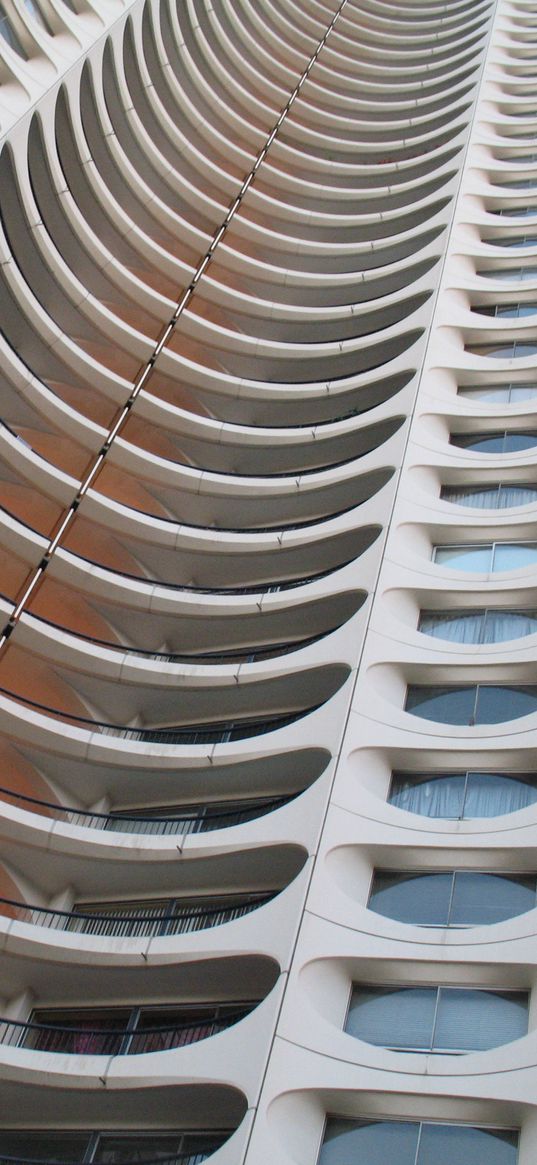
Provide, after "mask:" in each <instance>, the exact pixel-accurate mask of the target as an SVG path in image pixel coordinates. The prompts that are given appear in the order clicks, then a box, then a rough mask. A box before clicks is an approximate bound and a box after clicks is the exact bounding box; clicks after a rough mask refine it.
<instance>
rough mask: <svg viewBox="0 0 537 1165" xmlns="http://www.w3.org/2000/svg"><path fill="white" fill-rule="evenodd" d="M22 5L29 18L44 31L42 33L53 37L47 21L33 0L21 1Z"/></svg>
mask: <svg viewBox="0 0 537 1165" xmlns="http://www.w3.org/2000/svg"><path fill="white" fill-rule="evenodd" d="M23 4H24V7H25V9H26V11H27V12H28V13H29V14H30V16H32V17H33V19H34V20H35V21H36V23H37V24H39V25H40V27H41V28H42V29H43V30H44V32H47V33H48V35H49V36H54V33H53V31H52V28H51V27H50V24H49V22H48V20H46V19H45V17H44V15H43V13H42V11H41V9H40V8H39V6H38V5H37V4H36V2H35V0H23Z"/></svg>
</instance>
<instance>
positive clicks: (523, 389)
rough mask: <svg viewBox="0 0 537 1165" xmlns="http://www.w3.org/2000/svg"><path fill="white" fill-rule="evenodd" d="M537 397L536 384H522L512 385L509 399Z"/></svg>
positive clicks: (536, 274) (536, 273) (536, 275)
mask: <svg viewBox="0 0 537 1165" xmlns="http://www.w3.org/2000/svg"><path fill="white" fill-rule="evenodd" d="M531 274H532V278H533V276H534V271H533V269H532V273H531ZM535 277H536V278H537V269H536V271H535ZM524 278H526V276H524ZM536 395H537V386H536V385H534V384H527V385H524V384H521V385H518V386H516V387H515V386H514V385H512V386H511V391H510V393H509V399H510V401H517V400H531V398H532V397H534V396H536Z"/></svg>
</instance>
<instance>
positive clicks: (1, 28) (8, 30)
mask: <svg viewBox="0 0 537 1165" xmlns="http://www.w3.org/2000/svg"><path fill="white" fill-rule="evenodd" d="M0 36H1V37H2V38H3V40H5V42H6V44H8V45H9V47H10V49H13V52H15V53H17V55H18V56H19V57H22V58H23V59H24V60H25V61H27V60H28V53H27V52H25V50H24V48H23V46H22V44H21V41H20V40H19V37H18V36H17V33H16V32H15V29H14V27H13V24H12V22H11V20H10V19H9V16H8V15H7V13H6V10H5V8H4V6H3V4H0Z"/></svg>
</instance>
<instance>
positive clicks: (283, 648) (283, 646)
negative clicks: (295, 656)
mask: <svg viewBox="0 0 537 1165" xmlns="http://www.w3.org/2000/svg"><path fill="white" fill-rule="evenodd" d="M0 598H1V599H4V600H5V601H6V602H7V603H11V604H12V605H14V604H13V600H12V599H8V597H7V595H3V594H2V593H1V592H0ZM31 617H32V619H35V621H36V622H37V623H46V625H47V626H48V627H54V630H55V631H63V632H64V633H65V634H66V635H73V636H74V637H75V638H76V639H82V640H83V642H85V643H96V644H97V645H98V646H99V647H106V648H107V649H108V650H109V651H119V652H121V653H123V652H126V653H128V654H129V655H139V656H141V657H142V659H156V660H158V661H159V663H196V665H198V664H199V663H200V662H201V663H202V664H205V663H206V664H208V665H210V664H213V663H223V664H226V663H235V662H237V663H255V662H256V660H258V659H275V658H277V657H278V656H280V655H288V654H289V652H291V651H299V650H301V649H302V648H303V647H310V646H311V644H312V643H317V642H318V641H319V639H324V636H325V635H328V634H330V631H332V630H336V628H329V629H328V631H320V632H319V633H318V634H317V635H309V636H308V637H307V638H306V639H293V640H291V641H286V642H285V643H271V644H270V645H266V646H259V647H242V648H240V647H236V648H230V649H229V650H228V651H196V652H190V654H189V653H187V652H184V651H183V652H177V651H175V652H174V651H150V650H144V648H143V647H133V646H131V645H128V644H124V643H119V642H118V641H117V640H115V641H113V640H111V639H98V638H97V636H95V635H86V634H84V633H82V632H81V631H74V630H73V629H72V628H71V627H64V626H63V625H62V624H60V623H54V622H53V621H52V619H46V618H45V617H44V615H34V614H33V612H32V616H31Z"/></svg>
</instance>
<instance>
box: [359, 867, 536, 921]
mask: <svg viewBox="0 0 537 1165" xmlns="http://www.w3.org/2000/svg"><path fill="white" fill-rule="evenodd" d="M536 889H537V878H536V876H535V874H492V873H482V872H476V871H474V870H449V871H442V872H439V871H435V872H433V873H427V874H424V873H409V872H408V871H405V870H399V871H395V870H377V871H375V875H374V877H373V883H372V886H371V894H370V897H369V903H368V906H369V909H370V910H374V911H375V913H376V914H382V915H383V916H384V917H385V918H393V919H395V920H396V921H397V922H405V923H409V924H410V925H412V926H448V927H466V926H493V925H494V924H495V923H498V922H504V921H505V920H506V919H508V918H516V917H517V916H518V915H519V914H526V912H527V911H528V910H534V908H535V905H536Z"/></svg>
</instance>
